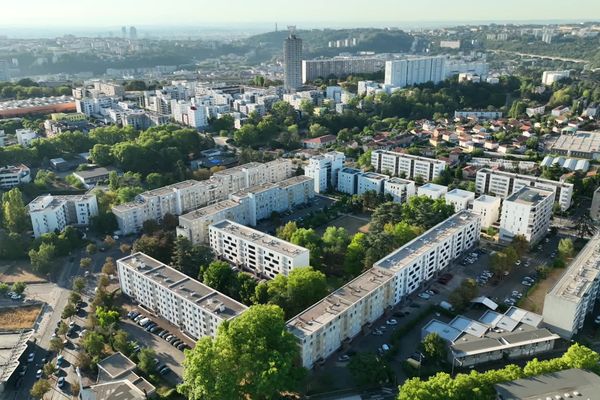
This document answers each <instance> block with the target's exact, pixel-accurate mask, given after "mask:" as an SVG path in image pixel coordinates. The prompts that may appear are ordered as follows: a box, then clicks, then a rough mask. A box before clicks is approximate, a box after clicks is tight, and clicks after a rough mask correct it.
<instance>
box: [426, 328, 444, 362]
mask: <svg viewBox="0 0 600 400" xmlns="http://www.w3.org/2000/svg"><path fill="white" fill-rule="evenodd" d="M421 345H422V346H423V351H424V353H425V355H426V356H427V357H429V358H430V359H432V360H435V361H436V362H444V361H446V354H447V349H446V342H445V341H444V339H442V338H441V336H440V335H438V334H437V333H435V332H433V333H430V334H428V335H427V336H425V338H423V342H421Z"/></svg>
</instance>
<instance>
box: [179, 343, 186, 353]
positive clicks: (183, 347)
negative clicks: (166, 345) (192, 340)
mask: <svg viewBox="0 0 600 400" xmlns="http://www.w3.org/2000/svg"><path fill="white" fill-rule="evenodd" d="M186 347H187V344H185V343H181V344H179V345H178V346H177V350H181V351H183V350H185V348H186Z"/></svg>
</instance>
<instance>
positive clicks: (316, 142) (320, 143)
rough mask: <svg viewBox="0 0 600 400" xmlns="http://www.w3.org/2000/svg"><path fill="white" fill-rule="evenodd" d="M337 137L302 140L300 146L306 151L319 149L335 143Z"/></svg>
mask: <svg viewBox="0 0 600 400" xmlns="http://www.w3.org/2000/svg"><path fill="white" fill-rule="evenodd" d="M336 140H337V137H336V136H335V135H323V136H319V137H316V138H310V139H304V140H302V144H303V145H304V147H305V148H307V149H321V148H323V147H326V146H328V145H330V144H332V143H335V141H336Z"/></svg>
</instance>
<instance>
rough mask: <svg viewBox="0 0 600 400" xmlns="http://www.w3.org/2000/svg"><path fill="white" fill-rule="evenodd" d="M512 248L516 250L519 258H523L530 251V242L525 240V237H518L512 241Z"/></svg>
mask: <svg viewBox="0 0 600 400" xmlns="http://www.w3.org/2000/svg"><path fill="white" fill-rule="evenodd" d="M511 246H512V247H513V248H514V249H515V251H516V252H517V255H518V256H519V257H523V256H524V255H525V253H527V250H528V249H529V242H528V241H527V239H525V236H523V235H516V236H515V237H514V238H513V240H512V243H511Z"/></svg>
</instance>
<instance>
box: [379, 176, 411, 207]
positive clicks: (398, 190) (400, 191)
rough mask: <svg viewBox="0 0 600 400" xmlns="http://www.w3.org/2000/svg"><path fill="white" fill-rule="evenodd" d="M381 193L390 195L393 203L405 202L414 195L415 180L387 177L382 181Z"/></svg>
mask: <svg viewBox="0 0 600 400" xmlns="http://www.w3.org/2000/svg"><path fill="white" fill-rule="evenodd" d="M383 193H384V194H389V195H391V196H392V199H393V201H394V202H395V203H406V202H407V201H408V199H409V198H411V197H412V196H414V195H416V189H415V182H413V181H410V180H408V179H402V178H397V177H394V178H389V179H388V180H386V181H385V182H384V183H383Z"/></svg>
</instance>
